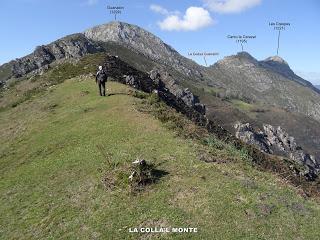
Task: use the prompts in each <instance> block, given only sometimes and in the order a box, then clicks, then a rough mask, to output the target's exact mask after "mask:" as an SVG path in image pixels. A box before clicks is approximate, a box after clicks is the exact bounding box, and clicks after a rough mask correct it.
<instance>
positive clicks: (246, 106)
mask: <svg viewBox="0 0 320 240" xmlns="http://www.w3.org/2000/svg"><path fill="white" fill-rule="evenodd" d="M230 102H231V103H232V104H233V105H234V106H235V107H236V108H238V109H240V110H242V111H250V110H252V109H254V107H255V106H254V105H253V104H250V103H246V102H244V101H241V100H239V99H232V100H231V101H230Z"/></svg>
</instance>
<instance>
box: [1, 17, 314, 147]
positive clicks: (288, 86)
mask: <svg viewBox="0 0 320 240" xmlns="http://www.w3.org/2000/svg"><path fill="white" fill-rule="evenodd" d="M109 43H113V44H118V46H122V47H123V48H126V49H128V52H129V54H131V53H132V52H133V51H134V52H135V53H139V54H141V55H143V57H144V58H145V59H144V62H146V61H150V62H152V63H157V64H158V67H160V68H164V69H166V70H167V71H169V70H168V69H169V68H172V69H174V70H176V71H177V72H179V73H180V74H181V75H180V76H179V77H177V78H175V80H176V81H177V82H179V84H180V85H181V86H185V87H191V89H192V91H194V90H199V89H205V88H209V87H210V88H211V87H213V89H214V91H218V93H219V94H220V93H221V91H222V93H223V94H224V95H225V97H224V98H226V99H227V100H228V99H231V100H232V99H240V100H241V99H242V100H245V101H246V102H248V103H249V104H250V103H254V104H257V105H258V104H262V105H264V106H268V107H274V106H277V107H279V108H282V109H285V111H288V112H298V113H301V114H304V115H305V116H306V117H307V118H308V117H310V118H313V119H316V120H317V121H319V119H320V104H319V103H320V95H319V94H318V93H319V91H316V90H315V88H314V87H312V88H311V87H310V84H309V83H308V82H307V81H305V80H303V79H302V80H301V79H300V78H299V77H298V76H297V75H295V74H294V72H293V71H292V70H291V69H290V67H289V65H288V64H287V63H286V62H285V61H284V60H283V59H281V58H280V57H269V58H267V59H266V60H262V61H258V60H257V59H255V58H254V57H253V56H251V55H250V54H249V53H247V52H240V53H238V54H236V55H232V56H228V57H225V58H224V59H222V60H220V61H218V62H217V63H216V64H214V65H212V66H210V67H207V68H206V67H203V66H200V65H198V64H196V63H195V62H193V61H192V60H190V59H187V58H185V57H183V56H181V55H180V54H179V53H178V52H177V51H175V50H174V49H173V48H172V47H170V46H169V45H167V44H165V43H164V42H163V41H162V40H161V39H160V38H158V37H156V36H155V35H153V34H152V33H150V32H148V31H145V30H144V29H142V28H140V27H138V26H136V25H131V24H127V23H122V22H111V23H107V24H102V25H99V26H96V27H93V28H90V29H87V30H85V31H84V32H83V33H78V34H72V35H69V36H66V37H65V38H61V39H58V40H56V41H54V42H53V43H50V44H48V45H44V46H40V47H38V48H36V50H35V51H34V52H33V53H32V54H30V55H27V56H26V57H23V58H21V59H18V60H14V61H11V62H9V63H8V64H9V66H8V64H5V65H2V66H0V80H3V78H1V76H3V75H5V73H6V72H8V71H11V76H17V77H19V76H22V75H25V74H28V73H30V72H33V71H35V73H36V74H38V73H39V71H38V70H42V69H43V70H46V69H47V68H49V67H50V64H51V63H54V62H57V61H60V60H70V59H78V58H81V57H83V56H84V55H87V54H94V53H98V52H102V53H103V52H105V51H108V50H110V49H111V48H114V49H113V53H114V55H118V54H121V53H120V52H118V47H117V46H115V45H114V46H111V45H107V46H106V45H105V44H109ZM124 58H125V57H124ZM139 60H140V59H139ZM131 61H136V62H139V61H138V59H133V60H131ZM151 65H152V64H151ZM8 69H9V70H8ZM10 69H11V70H10ZM149 70H151V69H149ZM169 72H170V71H169ZM4 81H6V79H5V80H4ZM198 92H199V96H200V98H202V96H201V94H202V93H201V91H198ZM214 94H215V95H217V92H215V93H214ZM209 97H210V99H211V100H212V99H213V100H214V101H215V102H217V101H216V99H214V96H212V95H211V96H209ZM211 100H209V101H206V100H203V99H202V101H203V103H204V104H206V105H207V106H208V109H209V110H210V109H211V110H212V109H213V107H211V106H210V105H211V102H210V101H211ZM233 107H234V106H233ZM209 112H210V111H209ZM213 112H214V111H213ZM230 113H231V112H230ZM245 114H247V115H248V116H249V115H250V113H245ZM211 115H213V114H211ZM258 115H259V116H262V115H263V113H262V112H261V113H258ZM230 118H232V117H231V116H230ZM264 118H265V117H264ZM222 119H223V118H222ZM297 119H298V118H297ZM248 120H250V118H249V119H248ZM262 120H263V119H262ZM300 121H301V120H299V122H298V123H299V124H300V125H301V126H304V125H303V124H304V121H303V122H300ZM277 124H279V122H278V123H277ZM232 125H233V124H231V126H232ZM281 125H282V127H284V128H285V127H286V126H287V125H288V124H287V123H283V122H282V123H281ZM275 127H277V126H275ZM286 130H287V131H289V132H290V134H291V131H293V129H292V128H291V129H289V130H288V129H286ZM291 135H294V134H291ZM308 137H309V136H308ZM312 137H313V138H314V140H312V141H311V142H312V143H311V145H316V142H317V139H316V136H312ZM312 149H314V147H312Z"/></svg>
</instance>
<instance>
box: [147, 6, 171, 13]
mask: <svg viewBox="0 0 320 240" xmlns="http://www.w3.org/2000/svg"><path fill="white" fill-rule="evenodd" d="M150 9H151V10H152V11H154V12H156V13H160V14H162V15H168V14H169V11H168V10H167V9H165V8H164V7H162V6H160V5H156V4H152V5H151V6H150Z"/></svg>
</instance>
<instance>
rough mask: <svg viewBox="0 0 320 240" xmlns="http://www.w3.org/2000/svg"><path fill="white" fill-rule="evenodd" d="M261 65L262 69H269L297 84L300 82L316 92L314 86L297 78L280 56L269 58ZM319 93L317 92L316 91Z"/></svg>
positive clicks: (261, 62)
mask: <svg viewBox="0 0 320 240" xmlns="http://www.w3.org/2000/svg"><path fill="white" fill-rule="evenodd" d="M260 64H261V66H262V67H264V68H266V69H269V70H271V71H273V72H276V73H278V74H280V75H282V76H283V77H286V78H288V79H290V80H293V81H295V82H298V83H299V84H301V85H303V86H307V87H310V88H312V89H314V90H316V89H315V88H314V87H313V86H312V84H311V83H310V82H308V81H306V80H304V79H303V78H301V77H299V76H297V75H296V74H295V73H294V72H293V71H292V69H291V68H290V66H289V64H288V63H287V62H286V61H285V60H284V59H283V58H281V57H279V56H272V57H269V58H267V59H265V60H263V61H260ZM316 91H317V90H316Z"/></svg>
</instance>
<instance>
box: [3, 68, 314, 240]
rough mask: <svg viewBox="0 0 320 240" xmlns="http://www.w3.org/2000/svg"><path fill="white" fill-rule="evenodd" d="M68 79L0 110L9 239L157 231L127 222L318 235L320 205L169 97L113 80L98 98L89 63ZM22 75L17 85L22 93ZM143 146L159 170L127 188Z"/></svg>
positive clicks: (236, 234) (210, 231)
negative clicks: (201, 127)
mask: <svg viewBox="0 0 320 240" xmlns="http://www.w3.org/2000/svg"><path fill="white" fill-rule="evenodd" d="M67 69H68V68H67ZM59 72H60V74H62V75H61V77H62V76H64V75H63V74H65V73H64V72H63V71H62V70H61V68H60V71H59ZM53 76H55V75H52V76H51V77H53ZM66 78H68V77H66ZM51 80H54V79H52V78H50V76H46V75H44V76H42V77H39V78H37V79H36V81H35V82H38V83H43V82H46V81H51ZM64 80H65V79H61V81H60V82H57V81H56V80H55V82H54V83H55V84H52V82H51V84H48V85H47V86H46V87H44V88H42V89H41V90H39V91H37V92H33V93H32V94H31V93H30V95H28V96H29V97H28V98H25V99H23V100H20V101H18V100H17V99H15V100H14V99H12V101H14V102H15V103H16V104H14V105H12V106H10V105H9V107H4V108H2V110H1V113H0V114H1V121H0V126H1V127H0V134H1V143H0V152H1V157H0V171H1V175H0V176H1V177H0V192H1V194H0V196H1V197H0V202H1V204H0V213H1V214H0V226H1V237H2V238H3V239H31V238H32V239H44V238H53V239H57V238H62V239H68V238H80V239H111V238H112V239H137V238H140V239H146V238H149V237H151V236H153V237H160V235H159V234H158V235H144V234H133V233H128V229H129V228H130V227H139V226H144V227H156V226H157V227H159V226H162V227H174V226H178V227H197V228H198V233H192V234H191V233H189V234H188V233H185V234H175V235H174V234H166V235H164V236H162V237H165V238H167V239H173V238H174V239H186V238H189V239H210V238H211V237H212V236H215V239H239V238H248V237H250V238H254V239H257V238H266V239H293V238H299V239H317V238H319V237H320V236H319V232H318V231H317V226H318V219H319V217H320V208H319V205H318V204H317V203H316V202H314V201H313V200H310V199H305V198H303V197H302V196H300V195H299V194H298V192H297V189H296V188H293V187H291V186H290V185H288V184H287V183H285V182H284V181H283V180H281V179H280V178H279V177H277V176H275V175H273V174H271V173H268V172H261V171H258V170H257V169H256V168H253V167H252V166H251V165H250V161H251V159H250V157H249V156H248V155H247V154H246V152H245V151H238V150H236V149H235V148H234V147H233V146H232V145H229V144H225V143H223V142H221V141H219V140H217V139H216V138H215V137H214V136H210V135H207V136H206V137H205V138H204V139H203V141H199V140H197V139H196V138H190V137H188V136H189V134H190V133H192V132H195V131H197V127H196V126H194V125H193V124H192V123H191V122H189V121H188V120H186V119H184V118H183V116H181V115H180V114H177V113H175V112H174V111H172V109H171V110H170V108H167V107H166V106H165V105H162V107H164V108H165V109H166V110H165V112H166V116H171V117H170V118H169V120H167V121H166V122H165V123H164V122H161V121H160V120H159V119H158V117H157V115H154V114H153V110H152V108H150V104H151V103H152V101H153V100H152V95H150V96H149V95H148V94H147V95H146V94H143V93H138V92H136V93H135V91H133V90H132V89H130V88H129V87H127V86H125V85H122V84H119V83H109V85H108V89H109V94H110V96H108V97H106V98H101V97H98V96H97V89H96V86H95V84H94V79H93V78H92V77H90V75H83V76H75V77H72V78H71V79H69V80H66V81H64ZM47 83H49V82H47ZM23 84H24V83H23V82H18V83H17V84H16V85H15V86H14V87H12V90H11V91H18V92H20V94H16V95H15V96H16V97H17V98H20V97H21V91H24V90H22V89H24V88H23V87H22V85H23ZM17 95H18V96H17ZM19 95H20V96H19ZM135 96H136V97H135ZM137 97H138V98H137ZM8 104H9V103H8ZM175 118H177V119H179V120H174V119H175ZM170 119H171V120H170ZM179 121H183V122H184V124H183V125H182V126H183V129H180V130H179V128H177V127H176V124H177V122H179ZM190 136H192V135H190ZM136 158H143V159H145V160H147V161H149V162H151V163H153V164H155V166H156V169H157V170H158V172H159V174H158V178H159V179H158V181H157V182H156V183H154V184H152V185H150V186H147V187H146V188H145V189H144V190H143V191H141V192H136V193H132V192H130V188H129V186H128V176H129V175H130V173H131V172H130V171H129V169H128V166H130V164H131V162H132V161H134V160H135V159H136ZM110 163H111V164H110ZM160 173H161V174H160ZM110 177H114V178H115V180H116V181H115V183H114V186H115V187H114V188H108V187H107V186H108V185H106V183H108V179H110Z"/></svg>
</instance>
